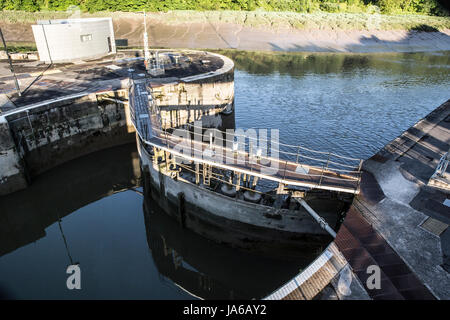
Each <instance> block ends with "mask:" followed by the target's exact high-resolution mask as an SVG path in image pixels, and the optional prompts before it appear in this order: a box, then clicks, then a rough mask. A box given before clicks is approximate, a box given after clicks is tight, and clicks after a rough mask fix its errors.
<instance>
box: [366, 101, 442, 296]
mask: <svg viewBox="0 0 450 320" xmlns="http://www.w3.org/2000/svg"><path fill="white" fill-rule="evenodd" d="M449 119H450V100H449V101H447V102H446V103H444V104H443V105H441V106H440V107H439V108H437V109H436V110H435V111H433V112H432V113H430V114H429V115H428V116H426V117H425V118H424V119H422V120H420V121H419V122H417V123H416V124H415V125H414V126H413V127H411V128H410V129H408V130H407V131H405V132H404V133H403V134H402V135H401V136H399V137H398V138H396V139H395V140H393V141H392V142H391V143H389V144H388V145H387V146H386V147H384V148H383V149H382V150H380V151H379V152H378V153H377V154H376V155H374V156H373V157H372V158H370V159H369V160H367V161H365V162H364V165H363V168H364V170H366V171H368V172H370V173H371V174H373V176H374V178H375V180H376V181H374V182H373V183H372V184H378V185H379V187H380V188H381V191H382V193H384V196H381V197H375V198H374V197H373V195H374V193H373V189H370V188H368V189H367V190H364V181H363V182H362V186H363V187H362V194H361V196H360V197H359V199H358V200H359V201H360V202H361V204H362V205H363V206H364V208H365V209H364V210H359V211H360V212H361V213H362V215H363V216H364V218H365V219H366V220H367V221H368V222H369V223H370V224H371V225H372V227H373V228H374V229H375V230H376V231H377V232H378V233H379V234H380V235H382V236H383V237H384V239H386V241H387V242H388V243H389V244H390V246H391V247H392V248H393V249H394V250H395V251H396V253H397V254H398V255H400V257H401V258H402V259H403V261H404V262H405V263H406V264H407V265H408V266H409V268H410V269H411V270H412V271H413V272H414V274H415V275H416V276H417V277H418V278H419V279H420V280H421V281H422V282H423V284H424V285H425V286H426V287H427V288H428V289H429V290H430V291H431V292H432V293H433V294H434V295H435V296H436V297H437V298H439V299H449V298H450V291H449V289H448V288H449V287H450V274H449V273H448V272H447V271H445V270H444V269H443V264H444V261H443V251H442V250H443V248H445V247H447V248H448V245H446V244H444V243H442V244H441V241H448V237H447V238H444V237H442V239H440V237H439V235H436V234H432V233H430V232H428V231H426V230H424V229H423V228H422V227H421V224H422V222H424V221H425V220H426V219H427V217H428V216H432V217H433V218H434V219H437V220H438V221H441V223H444V224H448V222H449V221H448V219H449V218H450V210H449V209H448V207H447V206H445V205H444V204H443V202H444V200H445V199H447V197H448V195H446V194H445V193H443V192H442V191H440V190H437V189H434V188H431V187H428V186H427V182H428V179H429V178H430V176H431V175H432V174H433V172H434V170H435V167H436V165H437V163H438V161H439V159H440V158H441V156H442V155H443V154H444V153H445V152H447V151H448V148H449V145H450V122H449ZM447 259H448V258H447Z"/></svg>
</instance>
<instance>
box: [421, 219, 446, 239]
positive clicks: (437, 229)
mask: <svg viewBox="0 0 450 320" xmlns="http://www.w3.org/2000/svg"><path fill="white" fill-rule="evenodd" d="M420 227H421V228H422V229H424V230H426V231H428V232H431V233H432V234H434V235H436V236H440V235H441V234H442V233H443V232H444V231H445V230H446V229H447V227H448V224H446V223H443V222H441V221H439V220H436V219H433V218H431V217H428V218H427V219H426V220H425V221H424V222H422V223H421V224H420Z"/></svg>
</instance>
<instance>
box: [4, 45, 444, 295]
mask: <svg viewBox="0 0 450 320" xmlns="http://www.w3.org/2000/svg"><path fill="white" fill-rule="evenodd" d="M226 54H227V55H229V56H230V57H232V58H233V59H234V60H235V62H236V74H235V90H236V126H237V127H238V128H239V127H241V128H242V127H243V128H247V127H255V128H274V129H280V139H281V140H282V141H284V142H287V143H293V144H303V145H305V146H308V147H312V148H316V149H320V150H326V151H335V152H338V153H341V154H345V155H349V156H355V157H362V158H367V157H369V156H371V155H372V154H373V153H374V152H376V151H377V150H378V149H379V148H381V147H382V146H383V145H385V144H386V143H387V142H389V141H390V140H392V139H393V138H395V137H396V136H398V135H399V134H400V133H401V132H403V131H404V130H405V129H407V128H408V127H409V126H411V125H412V124H414V123H415V122H416V121H417V120H419V119H420V118H422V117H423V116H425V115H426V114H428V113H429V112H430V111H431V110H433V109H434V108H436V107H437V106H438V105H440V104H441V103H442V102H444V101H446V100H447V99H448V98H449V90H448V89H449V84H450V77H449V74H450V56H449V54H448V52H445V53H439V54H376V55H341V54H339V55H336V54H308V55H305V54H272V53H267V54H266V53H264V54H263V53H243V52H226ZM141 191H142V188H141V187H140V175H139V163H138V156H137V153H136V150H135V146H134V145H132V144H131V145H126V146H121V147H116V148H112V149H109V150H105V151H100V152H97V153H95V154H91V155H88V156H86V157H83V158H80V159H77V160H75V161H72V162H69V163H67V164H64V165H62V166H60V167H58V168H55V169H53V170H51V171H49V172H47V173H45V174H43V175H42V176H40V177H38V178H37V179H36V180H35V181H34V183H33V185H32V186H31V187H30V188H28V189H27V190H24V191H22V192H18V193H15V194H13V195H10V196H6V197H2V198H0V297H3V298H4V297H7V298H31V299H35V298H62V299H71V298H86V299H90V298H100V299H103V298H121V299H131V298H143V299H147V298H148V299H190V298H195V296H199V297H204V298H252V297H255V298H260V297H263V296H265V295H266V294H268V293H270V292H271V291H272V290H274V289H276V288H277V287H279V286H280V285H281V284H283V283H284V282H285V281H287V280H288V279H290V278H291V277H292V276H293V275H295V274H296V273H297V272H298V271H299V270H300V269H302V268H304V267H305V266H306V265H307V264H308V263H309V262H311V261H312V260H313V258H314V256H316V255H317V252H315V250H311V252H305V258H304V259H302V261H296V262H291V263H286V262H285V261H279V260H276V259H272V258H270V257H260V256H253V255H251V254H248V253H243V252H240V251H238V250H235V249H231V248H228V247H223V246H221V245H218V244H215V243H212V242H211V241H208V240H205V239H203V238H201V237H199V236H197V235H196V234H193V233H191V232H189V231H188V230H183V229H181V228H180V227H179V226H178V225H177V223H176V222H174V221H172V219H169V218H168V217H167V216H166V215H165V214H163V213H162V210H161V209H160V208H158V207H157V206H156V205H155V204H154V202H153V201H151V199H144V197H143V196H142V193H141ZM76 262H78V263H80V267H81V272H82V276H81V285H82V289H81V290H73V291H69V290H67V289H66V279H67V276H68V275H67V274H66V273H65V271H66V267H67V266H68V265H69V264H73V263H76ZM188 292H190V293H188Z"/></svg>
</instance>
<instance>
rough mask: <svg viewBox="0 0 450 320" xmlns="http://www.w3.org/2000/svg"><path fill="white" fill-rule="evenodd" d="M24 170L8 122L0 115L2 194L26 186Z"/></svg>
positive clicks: (0, 193) (0, 175) (0, 188)
mask: <svg viewBox="0 0 450 320" xmlns="http://www.w3.org/2000/svg"><path fill="white" fill-rule="evenodd" d="M24 171H25V170H24V166H23V164H22V162H21V158H20V156H19V153H18V150H17V148H16V145H15V143H14V140H13V138H12V136H11V131H10V127H9V125H8V122H7V121H6V118H5V117H2V116H0V195H3V194H8V193H11V192H14V191H17V190H20V189H23V188H25V187H26V186H27V180H26V177H25V172H24Z"/></svg>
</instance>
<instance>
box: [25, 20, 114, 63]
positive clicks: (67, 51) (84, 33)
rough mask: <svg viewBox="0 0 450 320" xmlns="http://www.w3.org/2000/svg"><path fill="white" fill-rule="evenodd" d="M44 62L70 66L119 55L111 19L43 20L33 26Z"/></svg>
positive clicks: (37, 45) (41, 58) (40, 56)
mask: <svg viewBox="0 0 450 320" xmlns="http://www.w3.org/2000/svg"><path fill="white" fill-rule="evenodd" d="M32 28H33V35H34V39H35V41H36V47H37V49H38V51H39V58H40V60H41V61H45V62H47V63H50V62H70V61H76V60H82V59H93V58H100V57H102V56H105V55H107V54H109V53H115V52H116V44H115V39H114V29H113V24H112V19H111V18H86V19H61V20H40V21H38V22H37V24H36V25H33V26H32Z"/></svg>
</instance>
